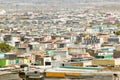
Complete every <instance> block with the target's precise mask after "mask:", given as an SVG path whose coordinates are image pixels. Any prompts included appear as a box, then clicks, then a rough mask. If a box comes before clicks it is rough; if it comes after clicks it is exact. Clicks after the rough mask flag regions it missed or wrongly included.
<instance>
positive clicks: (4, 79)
mask: <svg viewBox="0 0 120 80" xmlns="http://www.w3.org/2000/svg"><path fill="white" fill-rule="evenodd" d="M0 80H21V79H20V78H19V76H18V74H6V75H2V76H0ZM34 80H35V79H34ZM45 80H112V78H111V77H101V76H99V77H98V76H94V77H93V76H88V77H87V76H86V77H81V78H80V79H73V78H72V79H68V78H65V79H63V78H45Z"/></svg>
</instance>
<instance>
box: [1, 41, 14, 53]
mask: <svg viewBox="0 0 120 80" xmlns="http://www.w3.org/2000/svg"><path fill="white" fill-rule="evenodd" d="M12 49H13V47H12V46H10V45H8V44H6V43H5V42H1V43H0V52H10V51H11V50H12Z"/></svg>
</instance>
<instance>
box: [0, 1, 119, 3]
mask: <svg viewBox="0 0 120 80" xmlns="http://www.w3.org/2000/svg"><path fill="white" fill-rule="evenodd" d="M10 2H23V3H24V2H25V3H34V2H35V3H36V2H47V3H49V2H63V3H64V2H65V3H73V2H75V3H92V2H120V0H0V3H10Z"/></svg>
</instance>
